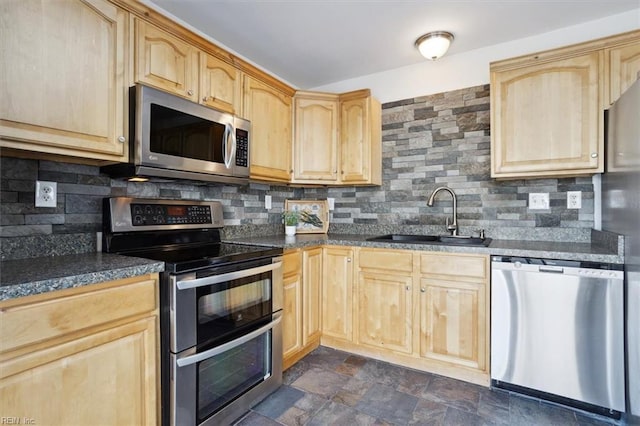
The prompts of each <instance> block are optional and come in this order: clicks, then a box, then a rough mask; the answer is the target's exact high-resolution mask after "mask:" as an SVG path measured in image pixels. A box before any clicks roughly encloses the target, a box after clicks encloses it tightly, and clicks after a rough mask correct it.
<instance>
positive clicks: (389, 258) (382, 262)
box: [358, 249, 413, 273]
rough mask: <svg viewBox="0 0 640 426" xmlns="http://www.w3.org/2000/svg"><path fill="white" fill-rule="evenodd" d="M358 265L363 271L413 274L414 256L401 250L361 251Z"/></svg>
mask: <svg viewBox="0 0 640 426" xmlns="http://www.w3.org/2000/svg"><path fill="white" fill-rule="evenodd" d="M358 265H359V266H360V268H361V269H382V270H385V271H399V272H409V273H411V272H413V255H412V254H411V253H410V252H406V251H401V250H379V249H361V250H360V256H359V262H358Z"/></svg>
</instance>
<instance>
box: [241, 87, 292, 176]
mask: <svg viewBox="0 0 640 426" xmlns="http://www.w3.org/2000/svg"><path fill="white" fill-rule="evenodd" d="M243 109H244V113H243V116H244V118H246V119H247V120H250V121H251V168H250V174H251V178H252V179H257V180H264V181H273V182H289V180H290V177H291V119H292V118H291V97H290V96H287V95H285V94H283V93H280V92H279V91H277V90H276V89H274V88H272V87H270V86H268V85H266V84H264V83H262V82H260V81H258V80H256V79H254V78H252V77H249V76H245V80H244V101H243Z"/></svg>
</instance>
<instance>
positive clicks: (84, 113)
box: [0, 0, 128, 161]
mask: <svg viewBox="0 0 640 426" xmlns="http://www.w3.org/2000/svg"><path fill="white" fill-rule="evenodd" d="M0 27H1V28H2V37H0V51H2V61H0V75H2V78H0V93H2V95H0V139H2V141H1V142H0V146H2V147H7V148H15V149H21V150H29V151H37V152H45V153H51V154H61V155H70V156H76V157H83V158H92V159H104V160H119V161H126V159H127V152H128V151H127V150H126V149H125V144H124V142H125V141H126V139H125V135H126V134H128V133H126V132H125V101H124V99H125V98H124V96H125V91H126V88H125V84H126V78H125V70H126V69H127V67H126V61H127V56H126V42H125V40H126V35H127V33H128V21H127V14H126V12H124V11H122V10H120V9H118V8H117V7H115V6H114V5H113V4H111V3H109V2H108V1H105V0H83V1H81V0H69V1H44V0H24V1H2V2H0Z"/></svg>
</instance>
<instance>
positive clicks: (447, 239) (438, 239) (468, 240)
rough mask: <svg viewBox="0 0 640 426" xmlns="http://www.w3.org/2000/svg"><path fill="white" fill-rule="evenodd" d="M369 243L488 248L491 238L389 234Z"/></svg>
mask: <svg viewBox="0 0 640 426" xmlns="http://www.w3.org/2000/svg"><path fill="white" fill-rule="evenodd" d="M367 241H378V242H383V243H405V244H438V245H448V246H449V245H451V246H484V247H488V246H489V244H490V243H491V238H478V237H468V236H461V235H460V236H450V235H404V234H388V235H380V236H376V237H371V238H367Z"/></svg>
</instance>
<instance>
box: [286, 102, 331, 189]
mask: <svg viewBox="0 0 640 426" xmlns="http://www.w3.org/2000/svg"><path fill="white" fill-rule="evenodd" d="M319 95H321V94H319ZM327 98H328V99H327ZM294 128H295V131H294V143H293V153H294V163H293V171H294V181H296V180H304V181H311V182H321V183H322V182H323V181H325V183H326V182H335V181H336V180H337V177H338V98H337V96H335V95H333V99H331V96H324V97H322V96H320V98H319V99H318V98H317V97H315V96H312V95H309V96H305V95H304V94H302V95H301V94H296V96H295V97H294Z"/></svg>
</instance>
